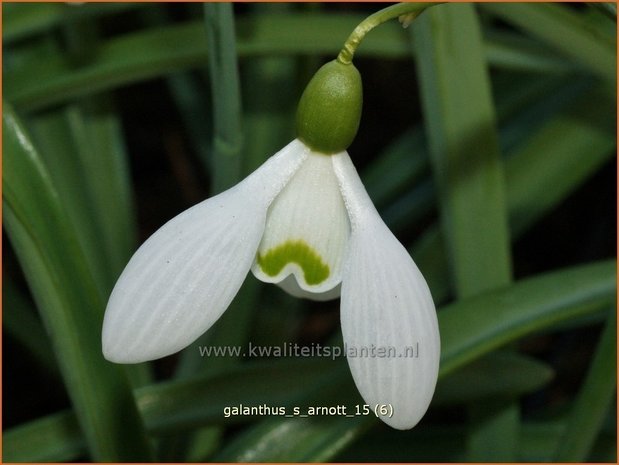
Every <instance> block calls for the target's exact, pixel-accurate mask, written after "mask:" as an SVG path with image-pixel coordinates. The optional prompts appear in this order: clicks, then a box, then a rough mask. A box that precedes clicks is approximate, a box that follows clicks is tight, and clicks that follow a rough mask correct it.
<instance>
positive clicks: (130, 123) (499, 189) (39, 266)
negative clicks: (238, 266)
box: [2, 2, 617, 462]
mask: <svg viewBox="0 0 619 465" xmlns="http://www.w3.org/2000/svg"><path fill="white" fill-rule="evenodd" d="M383 6H384V5H380V4H354V3H350V4H338V3H329V4H319V3H312V4H285V3H281V4H235V5H230V4H206V5H203V4H198V3H193V4H182V3H178V4H164V3H160V4H148V3H144V4H132V3H122V4H121V3H97V4H79V5H71V4H65V3H36V4H35V3H32V4H28V3H23V4H17V3H15V4H12V3H8V2H4V3H3V4H2V26H3V97H4V107H3V222H4V230H3V234H4V236H3V238H4V248H3V281H2V283H3V289H4V292H3V328H4V337H3V349H4V350H3V379H4V390H3V406H4V416H3V426H4V431H3V459H4V461H6V462H19V461H22V462H23V461H26V462H36V461H75V460H79V461H88V460H93V461H150V460H156V461H211V460H212V461H290V462H294V461H303V462H309V461H340V462H346V461H409V462H410V461H442V462H447V461H477V462H479V461H486V460H488V461H555V460H557V461H587V460H593V461H611V462H615V461H616V441H615V437H616V396H615V389H616V363H615V362H616V355H615V353H616V317H615V308H616V299H615V294H616V246H615V244H616V220H617V219H616V207H617V205H616V188H617V186H616V172H617V165H616V156H615V154H616V131H615V128H616V39H615V38H616V6H615V4H610V3H591V4H527V3H512V4H491V3H488V4H479V5H473V4H457V5H456V4H446V5H438V6H434V7H432V8H430V9H429V10H427V11H426V12H425V13H424V14H423V15H422V16H421V17H420V18H419V19H417V20H415V21H414V22H413V24H412V25H411V26H410V27H409V28H408V29H403V28H402V27H401V26H400V25H399V24H398V23H397V21H392V22H390V23H387V24H384V25H382V26H380V27H379V28H377V29H376V30H374V31H373V32H371V33H370V34H369V35H368V37H367V38H366V39H365V41H364V42H363V43H362V45H361V46H360V47H359V49H358V52H357V56H356V58H355V64H356V65H357V67H358V68H359V70H360V71H361V74H362V76H363V80H364V98H365V104H364V114H363V118H362V122H361V127H360V130H359V134H358V136H357V139H356V140H355V142H354V143H353V145H352V146H351V147H350V149H349V152H350V154H351V156H352V158H353V160H354V162H355V164H356V166H357V169H358V170H359V172H360V174H361V175H362V178H363V180H364V182H365V184H366V187H367V189H368V191H369V193H370V195H371V197H372V199H373V200H374V202H375V203H376V205H377V207H378V209H379V211H380V213H381V215H382V216H383V218H384V220H385V222H386V223H387V224H388V225H389V226H390V227H391V228H392V230H393V231H394V233H395V234H396V235H397V236H398V238H399V239H400V240H401V241H402V242H403V243H404V244H405V245H406V246H407V247H408V249H409V251H410V252H411V255H412V256H413V258H414V259H415V261H416V262H417V264H418V266H419V267H420V269H421V270H422V272H423V273H424V275H425V276H426V278H427V280H428V282H429V284H430V287H431V289H432V293H433V296H434V299H435V301H436V304H437V308H438V311H439V322H440V325H441V336H442V361H441V372H440V378H439V383H438V387H437V392H436V394H435V398H434V400H433V403H432V405H431V406H430V410H429V411H428V413H427V415H426V417H425V418H424V419H423V420H422V422H421V423H420V424H419V425H418V426H417V427H416V428H414V429H413V430H411V431H405V432H402V431H395V430H392V429H390V428H389V427H387V426H385V425H384V424H382V423H381V422H380V421H378V420H377V419H376V418H375V417H374V416H359V417H357V418H354V419H351V418H345V417H337V416H332V417H317V418H292V419H287V418H282V417H277V416H273V417H232V418H229V419H226V418H224V415H223V409H224V407H226V406H238V405H239V404H243V405H248V406H249V405H263V404H266V405H269V406H287V407H289V408H290V407H292V406H301V407H303V408H305V407H306V406H310V405H318V406H331V405H340V404H346V405H355V404H358V403H362V401H361V400H360V398H359V397H358V394H357V391H356V388H355V387H354V384H353V382H352V379H351V376H350V373H349V371H348V368H347V366H346V362H345V360H343V359H338V360H335V361H332V360H329V359H293V358H290V359H284V360H281V359H280V360H278V359H269V358H264V359H242V358H238V359H237V358H233V357H220V358H211V359H204V358H201V357H200V356H199V351H198V348H197V347H198V345H199V344H208V345H213V346H223V345H242V346H243V345H246V344H247V343H248V342H249V341H251V342H252V343H254V344H262V345H275V346H282V345H283V344H284V343H295V342H296V343H299V344H301V345H310V346H311V344H330V343H337V341H338V340H339V339H338V336H339V332H340V329H339V314H338V312H339V302H338V301H334V302H327V303H314V302H306V301H301V300H296V299H293V298H291V297H289V296H287V295H285V294H284V293H283V292H282V291H280V290H279V289H278V288H276V287H274V286H267V285H262V284H261V283H258V282H257V281H256V280H255V279H254V278H253V277H252V276H249V277H248V279H247V280H246V282H245V284H244V285H243V288H242V290H241V292H240V293H239V295H238V296H237V298H236V299H235V301H234V302H233V304H232V306H231V307H230V309H229V310H228V311H227V312H226V314H225V315H224V317H223V318H222V319H221V320H220V321H219V322H218V323H217V324H216V326H215V327H213V328H212V329H211V330H210V331H208V333H207V334H206V335H205V336H203V337H202V338H201V339H200V340H199V341H197V342H196V343H195V344H193V345H192V346H190V347H188V348H187V349H185V350H184V351H183V352H181V353H180V354H177V355H175V356H172V357H168V358H166V359H164V360H160V361H157V362H154V363H148V364H142V365H139V366H118V365H113V364H110V363H107V362H106V361H104V360H103V358H102V356H101V353H100V328H101V321H102V316H103V311H104V308H105V303H106V301H107V297H108V295H109V292H110V290H111V288H112V286H113V284H114V282H115V279H116V278H117V276H118V275H119V273H120V272H121V271H122V269H123V267H124V265H125V264H126V262H127V261H128V259H129V257H130V256H131V254H132V252H133V251H134V250H135V249H136V248H137V246H138V245H139V244H140V243H141V242H142V241H144V240H145V239H146V238H147V237H148V236H149V235H150V234H152V233H153V232H154V231H155V230H156V229H157V228H158V227H159V226H161V225H162V224H163V223H164V222H165V221H167V220H168V219H170V218H171V217H173V216H174V215H176V214H177V213H179V212H181V211H182V210H184V209H186V208H187V207H189V206H190V205H193V204H194V203H197V202H199V201H201V200H202V199H204V198H206V197H208V196H210V195H212V194H214V193H216V192H219V191H221V190H223V189H225V188H227V187H229V186H231V185H233V184H234V183H236V182H237V181H238V180H240V179H241V178H242V177H243V176H245V175H246V174H247V173H249V172H251V171H252V170H253V169H255V168H256V167H257V166H258V165H259V164H260V163H262V162H263V161H264V160H265V159H266V158H267V157H268V156H270V155H271V154H273V153H275V152H276V151H277V150H278V149H279V148H281V147H282V146H283V145H284V144H286V143H287V142H289V141H290V140H291V139H292V138H293V137H294V115H295V108H296V103H297V100H298V98H299V96H300V94H301V92H302V90H303V87H304V85H305V84H306V83H307V81H308V80H309V78H310V77H311V76H312V75H313V73H314V72H315V71H316V70H317V69H318V67H319V66H320V65H321V64H322V63H324V62H325V61H327V60H331V59H333V58H334V57H335V56H336V54H337V52H338V51H339V49H340V47H341V46H342V44H343V43H344V41H345V39H346V37H347V36H348V34H349V33H350V32H351V31H352V30H353V28H354V27H355V26H356V25H357V24H358V23H359V22H360V21H362V20H363V18H364V17H365V16H367V15H369V14H371V13H372V12H374V11H377V10H378V9H380V8H382V7H383ZM333 341H336V342H333Z"/></svg>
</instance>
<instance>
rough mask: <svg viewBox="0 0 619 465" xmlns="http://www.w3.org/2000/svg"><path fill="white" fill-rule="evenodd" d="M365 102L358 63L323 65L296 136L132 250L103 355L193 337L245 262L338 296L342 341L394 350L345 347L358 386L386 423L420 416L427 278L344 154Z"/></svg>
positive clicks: (290, 285)
mask: <svg viewBox="0 0 619 465" xmlns="http://www.w3.org/2000/svg"><path fill="white" fill-rule="evenodd" d="M361 102H362V90H361V77H360V75H359V72H358V71H357V69H356V68H355V67H354V66H353V65H352V64H342V63H341V62H338V61H333V62H330V63H328V64H326V65H325V66H323V67H322V68H321V69H320V70H319V71H318V73H317V74H316V75H315V76H314V78H313V79H312V80H311V81H310V83H309V85H308V87H307V88H306V90H305V92H304V94H303V96H302V98H301V101H300V104H299V110H298V114H297V132H298V139H295V140H293V141H292V142H291V143H290V144H288V145H287V146H286V147H284V148H283V149H282V150H281V151H280V152H278V153H277V154H275V155H274V156H272V157H271V158H270V159H268V160H267V161H266V162H265V163H264V164H263V165H262V166H261V167H260V168H258V169H257V170H256V171H255V172H254V173H253V174H251V175H250V176H248V177H247V178H246V179H245V180H244V181H242V182H240V183H239V184H237V185H236V186H234V187H232V188H231V189H229V190H227V191H225V192H223V193H221V194H219V195H216V196H215V197H212V198H210V199H208V200H205V201H203V202H202V203H199V204H197V205H195V206H194V207H192V208H190V209H188V210H186V211H185V212H183V213H181V214H180V215H178V216H176V217H175V218H173V219H172V220H170V221H169V222H168V223H166V224H165V225H164V226H162V227H161V228H160V229H159V230H158V231H157V232H155V233H154V234H153V235H152V236H151V237H150V238H149V239H148V240H147V241H146V242H145V243H144V244H143V245H142V246H141V247H140V248H139V249H138V251H137V252H136V253H135V255H133V257H132V258H131V260H130V261H129V263H128V265H127V267H126V268H125V270H124V271H123V273H122V275H121V276H120V278H119V280H118V282H117V283H116V286H115V288H114V290H113V292H112V295H111V297H110V299H109V303H108V306H107V309H106V313H105V321H104V325H103V353H104V355H105V357H106V358H107V359H108V360H110V361H113V362H117V363H138V362H143V361H146V360H153V359H156V358H160V357H164V356H166V355H169V354H172V353H174V352H177V351H179V350H181V349H183V348H184V347H186V346H187V345H189V344H191V343H192V342H193V341H195V340H196V338H198V337H199V336H200V335H201V334H203V333H204V332H205V331H207V330H208V329H209V328H210V327H211V325H212V324H213V323H215V321H217V319H218V318H219V317H220V316H221V315H222V313H223V312H224V311H225V310H226V308H227V307H228V305H229V304H230V302H231V301H232V299H233V298H234V296H235V295H236V293H237V291H238V290H239V288H240V286H241V284H242V283H243V281H244V279H245V277H246V275H247V273H248V272H249V270H250V269H251V271H252V272H253V274H254V275H255V276H256V277H257V278H258V279H260V280H262V281H265V282H268V283H276V284H278V285H279V286H281V287H282V288H283V289H284V290H286V291H287V292H289V293H290V294H292V295H294V296H298V297H306V298H310V299H315V300H327V299H332V298H337V297H338V296H340V294H341V322H342V332H343V336H344V342H345V344H346V346H347V347H348V348H354V349H356V350H357V351H359V352H361V349H362V348H366V352H368V354H369V351H370V350H372V349H371V348H372V347H374V348H375V349H379V350H387V349H388V348H390V347H393V348H394V349H395V351H396V353H397V355H395V356H391V357H385V358H380V357H371V356H367V357H361V356H360V357H348V363H349V365H350V369H351V372H352V375H353V378H354V380H355V383H356V385H357V387H358V389H359V391H360V393H361V394H362V396H363V398H364V399H365V401H366V403H367V404H369V405H370V406H371V407H372V408H373V406H374V405H376V404H389V405H391V407H392V409H393V415H392V416H391V417H390V418H389V417H383V418H382V419H383V421H385V422H386V423H387V424H389V425H390V426H392V427H394V428H398V429H408V428H412V427H413V426H414V425H415V424H417V422H418V421H419V420H420V419H421V417H422V416H423V415H424V413H425V411H426V409H427V407H428V405H429V403H430V400H431V398H432V395H433V393H434V388H435V384H436V379H437V375H438V361H439V355H440V341H439V334H438V325H437V319H436V312H435V308H434V304H433V301H432V297H431V295H430V292H429V290H428V287H427V285H426V282H425V280H424V278H423V276H422V275H421V273H420V272H419V270H418V269H417V267H416V266H415V263H414V262H413V260H412V259H411V257H410V256H409V255H408V253H407V251H406V249H405V248H404V247H403V246H402V244H400V242H398V240H397V239H396V238H395V236H394V235H393V234H392V233H391V231H390V230H389V229H388V228H387V226H386V225H385V224H384V223H383V221H382V220H381V218H380V216H379V215H378V212H377V211H376V209H375V207H374V205H373V204H372V201H371V200H370V198H369V196H368V194H367V192H366V190H365V188H364V187H363V184H362V183H361V180H360V179H359V176H358V174H357V172H356V170H355V168H354V166H353V164H352V162H351V160H350V158H349V156H348V153H347V152H346V148H347V147H348V146H349V145H350V143H351V142H352V139H353V138H354V137H355V134H356V132H357V128H358V125H359V119H360V116H361ZM407 347H418V348H419V352H418V354H417V355H418V356H417V357H411V356H410V355H411V354H408V355H409V356H406V355H407V354H406V353H405V351H406V350H407ZM380 348H386V349H380ZM389 350H391V349H389ZM375 353H378V352H375Z"/></svg>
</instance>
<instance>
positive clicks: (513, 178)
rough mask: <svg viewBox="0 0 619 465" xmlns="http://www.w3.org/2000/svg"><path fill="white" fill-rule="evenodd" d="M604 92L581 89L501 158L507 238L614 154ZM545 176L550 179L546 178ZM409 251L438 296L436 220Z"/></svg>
mask: <svg viewBox="0 0 619 465" xmlns="http://www.w3.org/2000/svg"><path fill="white" fill-rule="evenodd" d="M604 95H605V93H603V92H600V91H599V90H597V89H593V90H591V91H589V92H587V93H585V94H584V95H582V97H580V98H579V99H578V100H577V101H576V102H574V103H573V104H571V105H567V106H566V107H567V108H566V109H564V110H562V111H561V112H560V113H559V114H558V115H556V116H554V117H553V118H551V119H550V120H548V121H547V122H546V123H545V124H543V125H542V126H541V127H539V129H537V130H536V131H535V132H533V133H532V134H531V135H530V136H529V137H528V138H527V139H526V140H524V141H522V143H521V144H519V145H518V146H517V148H516V151H515V152H514V153H513V154H512V155H510V156H509V157H508V158H507V160H506V166H505V177H506V195H507V203H508V210H509V215H510V224H511V227H512V230H513V239H517V238H518V237H519V236H521V235H522V233H524V232H525V231H526V230H527V229H528V228H530V227H531V226H532V225H533V224H535V222H537V221H538V220H539V219H540V218H542V217H543V215H544V214H546V213H548V211H550V210H551V209H552V208H555V207H556V206H557V205H559V203H560V202H561V201H562V200H563V199H565V198H566V197H567V196H568V195H569V194H570V193H571V192H573V191H574V190H575V189H576V188H577V187H578V186H580V185H581V184H582V183H583V182H584V181H585V180H586V179H588V178H589V177H590V176H591V175H593V174H594V173H595V172H596V171H597V170H598V169H599V168H600V167H601V166H602V165H603V164H604V163H605V162H607V161H608V160H609V159H610V158H611V157H612V156H613V155H614V150H613V148H614V147H615V134H614V130H613V129H612V128H613V127H614V125H613V124H614V123H613V121H612V120H611V119H609V118H610V117H609V116H608V114H609V111H611V110H610V106H609V103H608V99H607V98H605V97H604ZM612 111H614V110H612ZM611 114H612V112H611ZM540 153H543V154H544V156H543V157H540V156H539V154H540ZM549 179H552V180H553V181H554V182H551V183H549V182H548V180H549ZM409 251H410V252H411V255H412V256H413V258H414V259H415V262H416V263H417V265H418V266H419V268H420V269H421V270H422V271H423V273H424V276H425V277H426V280H427V281H428V284H429V286H430V289H431V290H432V295H433V297H434V299H435V300H437V301H439V302H440V301H443V300H444V299H445V298H446V297H447V296H448V295H449V289H450V285H449V282H448V281H446V280H445V278H444V277H445V276H446V275H447V271H446V270H447V269H448V265H447V257H446V252H445V249H444V247H443V244H442V237H441V232H440V230H439V228H438V226H437V225H432V226H430V227H429V228H428V229H427V230H426V232H425V233H424V234H423V235H422V236H421V238H420V239H418V241H417V242H416V243H415V244H413V246H412V247H411V248H409Z"/></svg>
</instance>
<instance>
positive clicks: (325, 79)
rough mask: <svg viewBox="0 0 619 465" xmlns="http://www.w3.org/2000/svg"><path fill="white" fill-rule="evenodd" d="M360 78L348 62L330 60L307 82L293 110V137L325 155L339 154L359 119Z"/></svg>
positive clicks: (346, 146) (354, 134)
mask: <svg viewBox="0 0 619 465" xmlns="http://www.w3.org/2000/svg"><path fill="white" fill-rule="evenodd" d="M362 104H363V90H362V86H361V75H360V74H359V71H357V68H355V66H354V65H353V64H352V63H349V64H343V63H341V62H339V61H337V60H333V61H330V62H329V63H327V64H326V65H324V66H323V67H322V68H320V69H319V70H318V71H317V72H316V74H315V75H314V77H313V78H312V80H311V81H310V82H309V84H308V85H307V87H306V88H305V91H304V92H303V95H302V96H301V100H300V101H299V108H298V109H297V137H298V138H299V139H300V140H301V141H303V142H304V143H305V144H306V145H307V146H308V147H310V148H311V149H312V150H314V151H316V152H320V153H323V154H325V155H331V154H334V153H338V152H342V151H344V150H346V149H347V148H348V146H349V145H350V144H351V143H352V141H353V139H354V138H355V136H356V135H357V129H359V121H360V120H361V107H362Z"/></svg>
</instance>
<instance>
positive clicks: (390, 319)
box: [333, 153, 440, 429]
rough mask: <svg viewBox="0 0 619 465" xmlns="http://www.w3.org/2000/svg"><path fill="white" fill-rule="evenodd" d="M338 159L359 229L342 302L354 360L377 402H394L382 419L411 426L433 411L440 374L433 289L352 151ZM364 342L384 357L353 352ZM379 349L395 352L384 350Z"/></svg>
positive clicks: (370, 399)
mask: <svg viewBox="0 0 619 465" xmlns="http://www.w3.org/2000/svg"><path fill="white" fill-rule="evenodd" d="M333 164H334V168H335V172H336V174H337V176H338V179H339V180H340V185H341V188H342V195H343V196H344V201H345V203H346V207H347V209H348V212H349V214H350V221H351V228H352V235H351V238H350V246H349V255H348V258H347V261H346V266H345V268H344V275H343V279H342V304H341V319H342V333H343V335H344V342H345V344H346V346H347V350H348V355H349V357H348V363H349V365H350V369H351V372H352V375H353V378H354V380H355V383H356V385H357V387H358V389H359V392H360V393H361V395H362V396H363V398H364V399H365V401H366V403H367V404H369V405H370V406H371V407H372V409H373V408H374V406H376V405H377V404H378V405H389V406H391V407H392V409H393V410H392V412H393V415H392V416H391V417H390V418H389V417H387V416H382V417H381V419H382V420H383V421H384V422H385V423H387V424H388V425H390V426H392V427H394V428H397V429H409V428H412V427H413V426H415V425H416V424H417V422H419V420H420V419H421V418H422V417H423V415H424V414H425V412H426V410H427V408H428V405H429V404H430V401H431V399H432V395H433V394H434V388H435V386H436V380H437V376H438V366H439V359H440V336H439V332H438V322H437V318H436V311H435V308H434V303H433V301H432V296H431V295H430V291H429V289H428V286H427V284H426V282H425V280H424V278H423V276H422V275H421V273H420V272H419V270H418V268H417V266H416V265H415V263H414V262H413V260H412V259H411V257H410V256H409V255H408V252H407V251H406V249H405V248H404V247H403V246H402V244H400V242H399V241H398V240H397V239H396V238H395V236H394V235H393V234H392V233H391V231H389V229H388V228H387V226H386V225H385V224H384V223H383V221H382V220H381V218H380V216H379V215H378V212H377V211H376V209H375V207H374V205H373V204H372V201H371V200H370V198H369V196H368V194H367V192H366V191H365V188H364V187H363V184H362V183H361V180H360V179H359V176H358V175H357V172H356V170H355V168H354V166H353V165H352V162H351V161H350V158H349V157H348V154H346V153H343V154H340V155H336V156H334V157H333ZM364 347H365V348H367V349H366V351H368V354H371V352H369V351H371V350H372V349H371V348H372V347H374V348H375V349H374V354H375V355H376V356H375V357H371V356H366V357H360V356H358V357H351V356H350V352H351V350H357V351H358V352H357V353H358V354H359V352H360V351H361V349H362V348H364ZM391 347H393V348H394V349H393V352H392V353H389V351H391V350H392V349H390V348H391ZM381 348H382V349H381ZM417 349H418V350H417ZM379 351H384V352H382V354H383V355H394V356H388V357H381V356H380V352H379ZM368 354H366V355H368ZM415 355H417V356H415Z"/></svg>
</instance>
